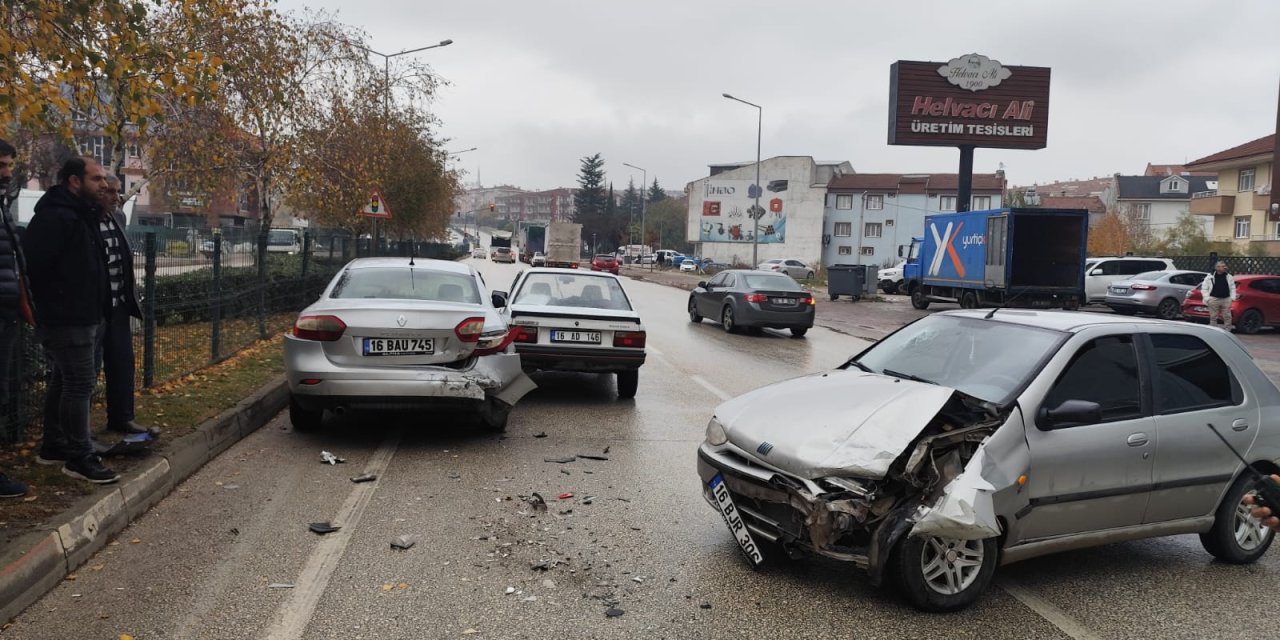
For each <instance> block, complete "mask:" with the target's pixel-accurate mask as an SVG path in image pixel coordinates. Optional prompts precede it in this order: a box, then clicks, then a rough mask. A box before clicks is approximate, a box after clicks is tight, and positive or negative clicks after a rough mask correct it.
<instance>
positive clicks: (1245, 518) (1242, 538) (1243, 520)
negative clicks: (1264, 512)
mask: <svg viewBox="0 0 1280 640" xmlns="http://www.w3.org/2000/svg"><path fill="white" fill-rule="evenodd" d="M1254 493H1256V492H1255V491H1250V492H1249V494H1248V495H1253V494H1254ZM1235 525H1236V526H1235V539H1236V545H1237V546H1239V547H1240V548H1241V549H1242V550H1244V551H1254V550H1256V549H1258V547H1261V546H1262V545H1264V544H1266V543H1267V540H1268V539H1270V537H1271V529H1269V528H1267V527H1266V526H1263V524H1262V521H1261V520H1259V519H1257V518H1255V517H1253V507H1250V506H1249V505H1247V504H1244V503H1243V502H1242V503H1240V504H1238V505H1236V518H1235Z"/></svg>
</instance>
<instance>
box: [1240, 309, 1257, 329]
mask: <svg viewBox="0 0 1280 640" xmlns="http://www.w3.org/2000/svg"><path fill="white" fill-rule="evenodd" d="M1236 329H1238V330H1239V331H1240V333H1244V334H1248V335H1253V334H1255V333H1257V332H1259V331H1261V330H1262V312H1261V311H1258V310H1257V309H1250V310H1248V311H1246V312H1244V313H1242V314H1240V319H1239V320H1238V321H1236Z"/></svg>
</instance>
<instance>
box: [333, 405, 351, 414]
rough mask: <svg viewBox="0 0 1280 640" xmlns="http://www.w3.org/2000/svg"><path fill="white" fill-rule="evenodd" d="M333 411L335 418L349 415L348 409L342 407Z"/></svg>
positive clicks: (337, 407)
mask: <svg viewBox="0 0 1280 640" xmlns="http://www.w3.org/2000/svg"><path fill="white" fill-rule="evenodd" d="M331 411H333V415H335V416H344V415H347V408H346V407H344V406H341V405H339V406H336V407H334V408H333V409H331Z"/></svg>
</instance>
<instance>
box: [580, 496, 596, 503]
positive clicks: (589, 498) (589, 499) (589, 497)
mask: <svg viewBox="0 0 1280 640" xmlns="http://www.w3.org/2000/svg"><path fill="white" fill-rule="evenodd" d="M593 500H594V498H592V497H591V496H587V497H585V498H583V499H582V504H591V502H592V501H593Z"/></svg>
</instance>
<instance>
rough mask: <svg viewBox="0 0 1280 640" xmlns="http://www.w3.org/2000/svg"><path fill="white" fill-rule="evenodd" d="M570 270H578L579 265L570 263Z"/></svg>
mask: <svg viewBox="0 0 1280 640" xmlns="http://www.w3.org/2000/svg"><path fill="white" fill-rule="evenodd" d="M569 268H570V269H577V268H578V263H576V262H570V263H569Z"/></svg>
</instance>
